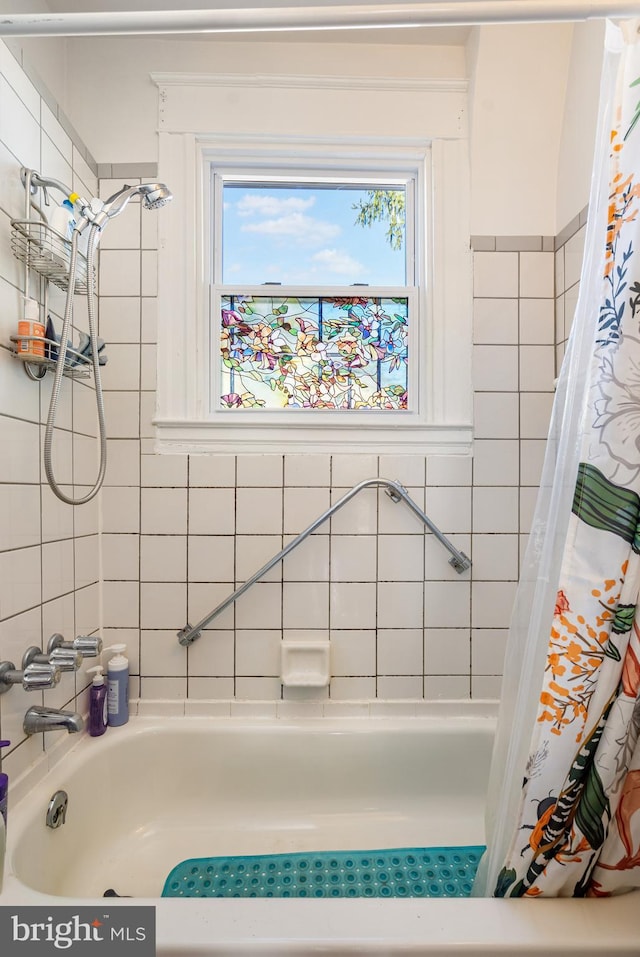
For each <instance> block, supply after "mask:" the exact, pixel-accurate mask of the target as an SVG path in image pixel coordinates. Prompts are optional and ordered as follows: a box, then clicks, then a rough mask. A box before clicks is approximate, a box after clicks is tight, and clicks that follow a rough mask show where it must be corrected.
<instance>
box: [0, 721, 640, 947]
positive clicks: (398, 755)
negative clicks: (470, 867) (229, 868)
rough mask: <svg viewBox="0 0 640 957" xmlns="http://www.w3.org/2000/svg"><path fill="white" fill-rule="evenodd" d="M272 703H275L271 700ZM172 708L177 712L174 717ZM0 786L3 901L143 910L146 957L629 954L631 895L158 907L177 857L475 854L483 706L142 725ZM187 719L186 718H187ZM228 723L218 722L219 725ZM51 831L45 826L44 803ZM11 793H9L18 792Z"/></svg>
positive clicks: (81, 745) (486, 733)
mask: <svg viewBox="0 0 640 957" xmlns="http://www.w3.org/2000/svg"><path fill="white" fill-rule="evenodd" d="M285 704H286V703H285ZM188 707H189V706H187V709H188ZM140 710H141V711H144V713H142V714H138V715H134V716H132V718H131V720H130V721H129V723H128V724H127V725H126V726H124V727H122V728H112V729H109V731H108V732H107V734H105V735H104V737H102V738H97V739H94V738H90V737H88V736H87V735H82V736H78V740H77V742H75V743H73V745H72V747H70V748H69V749H67V751H66V753H65V754H64V756H63V757H62V758H61V759H60V760H57V761H52V759H51V758H48V759H47V760H48V761H49V763H53V766H52V767H50V769H48V770H46V773H44V771H43V768H42V767H38V768H34V769H32V770H31V771H30V772H27V775H25V777H24V779H23V780H18V781H17V782H15V784H14V785H13V791H12V793H13V797H12V801H11V806H10V816H9V829H8V841H7V852H6V861H5V875H4V886H3V891H2V894H1V895H0V904H2V905H12V904H14V905H15V904H20V905H28V904H33V905H36V904H38V905H49V906H53V905H55V904H73V905H76V906H77V905H82V904H90V903H93V904H94V905H97V904H98V902H99V903H100V907H101V908H103V909H104V908H105V907H106V906H107V905H106V902H105V900H104V899H103V894H104V891H105V890H107V889H109V888H113V889H115V890H116V891H117V893H118V894H121V895H130V896H129V897H126V898H123V899H121V900H117V901H115V900H109V902H108V906H109V907H127V906H130V905H131V904H147V905H148V904H151V905H154V906H155V908H156V926H157V952H158V954H159V955H163V957H189V955H194V957H196V955H198V957H200V955H209V954H211V955H213V954H272V955H281V954H312V953H335V954H352V953H353V954H356V953H357V954H385V955H391V954H405V953H417V954H426V955H431V957H435V955H442V957H462V955H467V957H468V955H470V954H474V955H480V954H482V955H487V957H489V955H498V954H502V955H511V954H519V955H525V957H526V955H528V954H531V955H534V954H535V955H541V954H545V955H547V957H554V955H556V954H557V955H558V957H560V955H561V954H562V955H566V954H578V953H580V954H594V955H595V954H597V955H598V957H605V955H610V954H611V955H613V954H616V955H635V957H638V955H640V895H638V894H631V895H627V896H626V897H620V898H616V899H611V900H596V901H578V900H576V901H496V900H460V899H457V900H455V899H449V900H443V899H431V900H429V899H421V898H414V899H389V900H383V899H380V898H377V899H369V900H367V899H362V898H359V899H352V900H348V899H336V900H329V899H323V900H300V899H296V900H283V899H209V900H202V899H181V898H180V899H161V898H160V894H161V891H162V887H163V885H164V881H165V878H166V877H167V875H168V874H169V872H170V871H171V869H172V868H173V867H174V865H176V864H178V863H179V862H180V861H182V860H185V859H187V858H191V857H209V856H217V855H239V854H263V853H264V854H266V853H280V852H287V853H293V852H297V851H313V850H316V851H322V850H339V849H345V850H359V849H365V848H370V849H371V848H392V847H423V846H424V847H427V846H438V845H455V844H460V845H469V844H482V843H483V842H484V829H483V801H484V794H485V788H486V782H487V774H488V768H489V761H490V754H491V741H492V735H493V730H494V727H495V719H494V717H493V715H492V709H491V708H490V707H489V706H487V705H486V704H483V703H479V704H473V703H470V704H469V707H465V706H463V705H460V704H457V703H456V704H452V703H443V704H442V705H430V706H420V705H415V706H412V707H410V706H405V707H404V708H402V707H400V708H395V709H394V708H393V707H386V708H385V707H381V708H379V709H377V710H376V708H375V706H372V707H371V708H365V709H362V708H361V709H360V710H359V711H356V712H355V714H357V716H352V715H351V714H350V713H349V710H348V708H347V709H345V708H343V709H342V711H344V712H345V713H343V714H341V715H340V716H338V714H337V713H333V715H332V711H331V708H329V707H328V708H327V709H326V713H325V715H324V716H322V717H299V716H296V717H294V716H292V714H294V713H295V712H294V711H291V710H289V711H287V708H286V707H284V708H281V709H276V708H275V707H274V709H273V712H272V713H270V716H266V715H265V716H264V717H257V716H245V717H238V716H236V715H235V712H234V706H233V705H230V706H229V712H228V714H229V716H226V717H225V716H219V715H218V716H214V715H208V716H207V715H204V714H200V715H197V714H182V715H179V716H178V715H174V716H169V715H166V714H164V715H163V714H160V713H158V714H153V713H149V712H152V711H153V708H152V706H150V705H147V704H145V707H144V709H142V708H141V709H140ZM200 710H202V709H200ZM232 713H233V716H231V715H232ZM59 789H63V790H65V791H66V792H67V794H68V795H69V807H68V812H67V818H66V823H65V824H64V825H63V826H62V827H60V828H58V829H56V830H53V829H51V828H47V827H46V826H45V811H46V807H47V804H48V802H49V798H50V797H51V795H52V794H53V793H54V792H55V791H57V790H59ZM21 792H25V793H24V796H22V797H20V793H21Z"/></svg>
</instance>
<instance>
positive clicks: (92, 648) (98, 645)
mask: <svg viewBox="0 0 640 957" xmlns="http://www.w3.org/2000/svg"><path fill="white" fill-rule="evenodd" d="M72 644H73V647H74V648H75V650H76V651H79V652H80V654H81V655H82V656H83V658H97V657H98V655H99V654H100V652H101V651H102V638H101V637H100V636H99V635H78V637H77V638H76V639H75V641H73V642H72Z"/></svg>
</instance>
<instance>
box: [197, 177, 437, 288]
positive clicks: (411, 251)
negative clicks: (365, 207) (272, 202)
mask: <svg viewBox="0 0 640 957" xmlns="http://www.w3.org/2000/svg"><path fill="white" fill-rule="evenodd" d="M417 176H418V171H417V169H415V170H414V169H411V170H409V171H407V172H404V173H402V174H398V172H397V171H385V169H384V168H383V167H381V168H380V169H378V170H375V171H370V170H366V171H365V170H364V169H360V165H358V166H356V167H355V168H354V169H340V168H338V167H337V166H335V167H333V166H332V167H330V168H329V169H324V170H323V169H318V168H315V167H314V168H305V167H304V166H302V165H298V166H293V167H292V169H291V170H290V171H289V172H287V171H286V170H283V169H282V168H281V167H280V166H278V167H277V168H276V167H273V168H271V167H270V166H269V165H268V163H267V164H266V165H265V164H264V162H263V164H262V166H261V168H260V170H259V171H257V170H256V169H255V168H251V167H245V166H243V167H231V168H225V167H219V166H217V165H216V164H215V163H213V162H212V163H211V202H212V210H211V214H212V215H211V220H212V252H213V255H212V263H211V268H212V272H211V281H212V282H213V283H222V258H223V249H224V236H223V230H222V224H223V214H222V212H223V203H224V199H223V195H224V186H225V185H226V184H229V185H230V184H234V185H235V184H239V183H243V184H246V185H247V186H249V185H251V186H257V185H264V186H269V185H270V184H273V185H274V186H276V185H277V186H285V185H287V184H294V185H308V186H310V187H318V188H319V187H325V186H326V187H329V186H331V185H336V186H338V185H348V186H353V187H361V188H362V189H394V188H402V189H403V190H404V191H405V277H406V285H407V286H414V285H416V286H419V285H420V284H421V283H422V282H423V281H424V277H423V276H422V275H421V274H420V271H419V268H418V262H419V259H418V257H417V256H416V246H417V237H416V229H417V228H418V216H417V211H416V202H417V196H418V190H417V182H416V181H417ZM423 258H424V257H423ZM324 288H325V289H333V288H334V286H333V285H331V284H327V285H325V286H324Z"/></svg>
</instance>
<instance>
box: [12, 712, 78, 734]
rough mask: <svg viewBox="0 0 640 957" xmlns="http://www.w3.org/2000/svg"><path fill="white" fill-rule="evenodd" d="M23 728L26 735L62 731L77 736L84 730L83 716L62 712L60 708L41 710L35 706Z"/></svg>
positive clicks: (28, 713) (25, 718)
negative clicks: (77, 733) (64, 730)
mask: <svg viewBox="0 0 640 957" xmlns="http://www.w3.org/2000/svg"><path fill="white" fill-rule="evenodd" d="M22 728H23V731H24V733H25V734H36V733H37V732H38V731H62V730H63V729H66V730H67V731H68V732H69V734H75V733H76V732H77V731H82V729H83V728H84V720H83V718H82V715H80V714H76V712H75V711H60V710H59V709H58V708H41V707H39V706H38V705H34V706H33V707H32V708H29V710H28V711H27V713H26V714H25V716H24V721H23V723H22Z"/></svg>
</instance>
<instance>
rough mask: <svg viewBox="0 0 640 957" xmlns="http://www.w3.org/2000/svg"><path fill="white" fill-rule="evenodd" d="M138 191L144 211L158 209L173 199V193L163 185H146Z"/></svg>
mask: <svg viewBox="0 0 640 957" xmlns="http://www.w3.org/2000/svg"><path fill="white" fill-rule="evenodd" d="M139 189H140V192H141V195H142V202H143V203H144V208H145V209H160V207H161V206H166V205H167V203H169V202H171V200H172V199H173V193H172V192H171V190H170V189H168V187H166V186H165V185H164V183H147V184H146V185H145V186H140V187H139Z"/></svg>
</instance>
